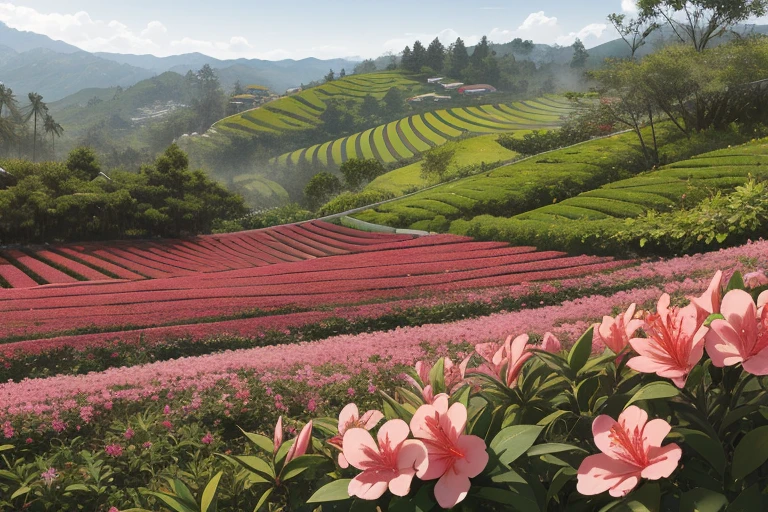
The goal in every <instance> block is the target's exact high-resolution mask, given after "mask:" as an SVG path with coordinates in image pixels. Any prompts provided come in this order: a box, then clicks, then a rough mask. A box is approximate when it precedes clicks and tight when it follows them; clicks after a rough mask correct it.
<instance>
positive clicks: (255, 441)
mask: <svg viewBox="0 0 768 512" xmlns="http://www.w3.org/2000/svg"><path fill="white" fill-rule="evenodd" d="M240 431H241V432H242V433H243V435H244V436H245V437H246V439H248V441H250V443H251V444H252V445H253V446H255V447H256V448H258V449H259V450H261V451H263V452H266V453H267V454H268V455H269V456H270V457H271V456H272V454H273V453H274V452H275V444H274V443H273V442H272V440H271V439H270V438H268V437H267V436H262V435H261V434H252V433H250V432H246V431H245V430H243V429H240Z"/></svg>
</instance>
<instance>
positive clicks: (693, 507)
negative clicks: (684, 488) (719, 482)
mask: <svg viewBox="0 0 768 512" xmlns="http://www.w3.org/2000/svg"><path fill="white" fill-rule="evenodd" d="M727 506H728V499H727V498H726V497H725V496H723V495H722V494H720V493H719V492H715V491H710V490H709V489H704V488H703V487H697V488H696V489H693V490H690V491H688V492H685V493H683V495H682V496H681V497H680V512H720V511H721V510H723V509H724V508H725V507H727Z"/></svg>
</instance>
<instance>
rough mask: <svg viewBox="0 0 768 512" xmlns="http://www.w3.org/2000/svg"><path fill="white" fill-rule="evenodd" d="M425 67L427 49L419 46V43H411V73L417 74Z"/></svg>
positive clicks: (421, 45)
mask: <svg viewBox="0 0 768 512" xmlns="http://www.w3.org/2000/svg"><path fill="white" fill-rule="evenodd" d="M426 65H427V49H426V48H424V45H423V44H421V41H416V42H415V43H413V61H412V63H411V71H414V72H416V73H418V72H419V71H421V68H422V67H424V66H426Z"/></svg>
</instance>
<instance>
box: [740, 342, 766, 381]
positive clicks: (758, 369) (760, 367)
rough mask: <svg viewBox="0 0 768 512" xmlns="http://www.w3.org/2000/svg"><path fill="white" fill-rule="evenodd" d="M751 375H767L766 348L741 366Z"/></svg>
mask: <svg viewBox="0 0 768 512" xmlns="http://www.w3.org/2000/svg"><path fill="white" fill-rule="evenodd" d="M741 365H742V366H743V367H744V371H745V372H747V373H751V374H752V375H768V348H764V349H763V350H761V351H760V352H758V353H757V355H754V356H752V357H750V358H749V359H747V360H746V361H744V362H743V363H742V364H741Z"/></svg>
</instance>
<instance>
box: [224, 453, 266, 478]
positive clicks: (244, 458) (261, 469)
mask: <svg viewBox="0 0 768 512" xmlns="http://www.w3.org/2000/svg"><path fill="white" fill-rule="evenodd" d="M233 458H234V459H235V460H236V461H237V463H238V464H240V465H241V466H243V467H244V468H245V469H247V470H248V471H253V472H254V473H256V474H258V475H260V476H262V477H266V478H269V479H271V480H274V478H275V471H274V469H273V468H272V466H270V465H269V464H267V463H266V462H265V461H264V460H262V459H261V458H259V457H256V456H255V455H238V456H236V457H233Z"/></svg>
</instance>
